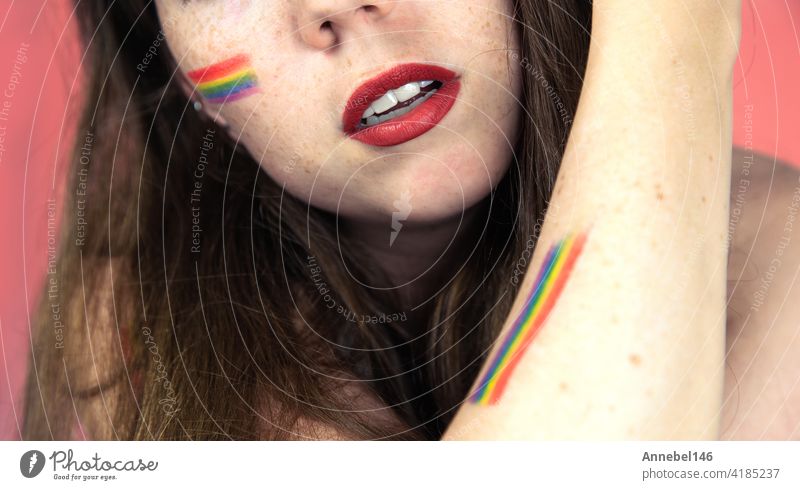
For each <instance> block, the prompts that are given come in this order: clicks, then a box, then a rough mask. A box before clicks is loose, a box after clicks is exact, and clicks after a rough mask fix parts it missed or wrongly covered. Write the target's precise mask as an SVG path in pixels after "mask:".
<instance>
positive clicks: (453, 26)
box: [156, 0, 521, 224]
mask: <svg viewBox="0 0 800 490" xmlns="http://www.w3.org/2000/svg"><path fill="white" fill-rule="evenodd" d="M510 3H511V2H508V1H507V0H481V1H477V0H471V1H465V2H430V1H404V2H399V3H396V2H394V3H393V5H394V7H393V8H389V9H388V10H386V11H384V10H382V9H384V7H385V5H389V4H385V5H383V4H381V3H375V4H374V5H376V6H377V9H376V10H374V11H372V13H369V12H367V11H363V10H361V11H359V12H355V13H354V12H350V13H348V14H346V15H342V16H340V17H336V16H335V17H332V21H331V22H333V26H334V27H333V28H334V32H337V33H338V38H337V39H338V43H337V42H334V43H333V44H331V45H327V46H325V47H323V46H320V45H314V42H311V41H309V38H307V37H306V36H304V35H303V34H302V32H301V31H298V27H300V26H301V25H302V26H306V28H307V27H308V26H312V27H314V26H316V28H319V27H320V26H321V25H322V23H323V22H324V21H325V18H320V17H319V15H316V16H314V15H311V14H309V12H308V11H307V10H306V9H307V8H308V7H307V6H306V5H307V2H302V1H295V0H291V1H290V0H270V1H269V2H241V7H240V12H239V13H237V14H236V15H235V19H232V18H231V17H232V15H231V14H230V12H229V9H226V7H225V1H223V0H207V1H203V2H189V3H188V4H183V2H182V1H178V0H157V2H156V4H157V7H158V11H159V15H160V18H161V19H170V22H169V23H164V31H165V34H166V37H167V42H168V45H169V48H170V51H171V52H172V54H173V55H174V56H175V58H176V59H177V60H179V63H180V67H181V70H182V72H184V73H185V72H187V71H190V70H193V69H196V68H199V67H204V66H208V65H211V64H213V63H216V62H219V61H220V60H224V59H227V58H230V57H231V56H233V55H236V54H240V53H244V54H248V55H250V57H251V59H252V64H253V68H254V69H255V71H256V74H257V76H258V81H259V86H260V88H261V93H260V94H256V95H252V96H249V97H246V98H244V99H241V100H239V101H236V102H234V103H228V104H226V105H225V106H223V107H217V106H212V107H210V108H208V110H209V111H210V112H211V115H214V114H216V113H217V111H219V116H221V117H222V118H224V120H225V121H226V122H227V123H228V124H229V125H230V126H229V127H230V129H229V131H230V132H231V133H232V134H233V135H234V136H239V135H241V137H240V144H241V145H242V146H244V147H245V148H246V149H247V150H248V151H249V153H250V154H251V155H252V156H253V158H254V159H256V161H258V162H260V164H261V166H262V168H263V169H264V170H265V171H266V172H267V174H268V175H269V176H270V177H272V178H273V179H274V180H275V181H276V182H277V183H278V184H280V185H285V186H286V190H287V191H288V192H289V193H291V194H292V195H294V196H296V197H298V198H300V199H301V200H303V201H306V202H309V203H310V204H312V205H313V206H316V207H319V208H322V209H326V210H329V211H337V210H338V212H339V214H340V215H342V216H344V217H348V218H353V219H359V220H364V221H380V220H385V219H386V217H387V216H391V213H392V212H393V211H394V204H393V203H394V201H395V200H396V199H397V197H398V195H399V192H400V190H402V189H407V188H410V189H414V193H413V196H414V197H413V202H412V205H413V208H414V212H412V213H411V215H410V216H409V219H408V220H407V221H406V224H411V223H412V222H420V223H422V222H425V223H435V222H437V220H443V219H446V218H449V217H451V216H454V215H458V214H460V213H461V212H462V211H463V209H464V207H470V206H471V205H473V204H475V203H477V202H478V201H479V200H481V199H482V198H484V197H485V196H487V195H488V194H489V192H490V191H491V189H492V188H493V187H494V186H496V185H497V183H498V182H499V181H500V180H501V179H502V177H503V175H504V174H505V173H506V171H507V170H508V168H509V165H510V161H511V149H512V147H513V143H514V142H515V139H516V129H517V124H518V121H519V117H520V112H521V111H520V108H519V105H518V103H517V102H516V100H517V99H518V98H519V97H520V94H521V69H520V67H519V66H517V65H516V64H515V63H514V62H513V61H512V60H510V58H509V53H510V51H508V50H509V49H518V46H516V45H511V46H509V45H507V44H506V43H507V42H512V43H515V42H516V36H514V35H509V32H510V30H511V29H513V28H514V27H513V24H512V22H511V21H510V18H509V16H510V13H511V12H510V9H511V5H510ZM316 4H317V5H320V6H323V7H330V9H331V10H330V12H329V13H336V12H338V11H339V9H341V8H343V7H342V4H337V2H334V1H329V2H325V1H321V2H316ZM354 5H355V4H354ZM226 13H227V14H228V15H226ZM311 21H316V24H313V23H311ZM410 31H413V32H410ZM317 39H319V38H317ZM337 44H338V45H337ZM407 62H428V63H433V64H438V65H441V66H445V67H447V68H450V69H452V70H453V71H455V72H456V73H458V74H459V75H460V76H461V91H460V93H459V96H458V100H457V101H456V103H455V104H454V106H453V108H452V109H451V111H450V112H449V113H448V114H447V116H446V117H445V118H444V119H443V120H442V121H441V122H440V124H439V126H438V127H436V128H434V129H432V130H431V131H428V132H427V133H425V134H424V135H422V136H420V137H418V138H416V139H414V140H411V141H409V142H406V143H403V144H401V145H397V146H394V147H386V148H378V147H371V146H368V145H365V144H363V143H360V142H358V141H355V140H352V139H350V138H348V137H347V136H346V135H345V134H344V133H343V132H342V128H341V118H342V110H343V107H344V104H345V103H346V101H347V100H348V98H349V97H350V95H351V94H352V93H353V91H354V90H355V89H356V88H357V87H358V86H359V85H360V84H361V83H362V82H364V81H365V80H367V79H369V78H371V77H373V76H375V75H376V74H378V73H380V72H382V71H384V70H386V69H387V68H390V67H392V66H395V65H397V64H399V63H407ZM509 69H510V72H511V76H510V77H509ZM207 105H208V104H207ZM392 155H394V156H393V157H392V158H390V159H389V158H386V157H387V156H392ZM289 161H292V162H295V163H294V165H291V166H287V165H286V162H289Z"/></svg>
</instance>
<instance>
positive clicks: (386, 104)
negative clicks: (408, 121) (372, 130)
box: [361, 80, 434, 126]
mask: <svg viewBox="0 0 800 490" xmlns="http://www.w3.org/2000/svg"><path fill="white" fill-rule="evenodd" d="M433 82H434V81H433V80H421V81H419V82H409V83H407V84H405V85H403V86H402V87H398V88H396V89H392V90H389V91H387V92H386V93H385V94H383V97H381V98H380V99H378V100H376V101H375V102H373V103H372V104H370V106H369V107H368V108H367V110H366V111H364V114H362V115H361V119H362V120H365V119H366V121H367V122H366V125H367V126H369V125H370V124H372V123H371V122H370V120H371V118H372V117H374V116H375V115H376V114H382V113H385V112H387V111H388V110H389V109H391V108H392V107H394V106H396V105H397V104H399V103H403V102H406V101H408V100H411V99H413V98H414V97H416V96H418V95H419V93H420V92H421V89H423V88H425V87H427V86H429V85H431V84H432V83H433ZM430 93H433V91H431V92H430ZM427 97H428V96H427V95H426V96H425V97H422V98H420V100H423V99H426V98H427ZM417 102H418V101H414V104H416V103H417ZM414 104H412V106H413V105H414ZM409 107H411V106H409ZM396 112H397V111H395V112H393V113H392V114H395V113H396ZM406 112H408V111H405V112H403V114H405V113H406ZM384 115H385V114H384ZM392 117H397V115H393V116H392Z"/></svg>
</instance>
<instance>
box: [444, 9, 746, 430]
mask: <svg viewBox="0 0 800 490" xmlns="http://www.w3.org/2000/svg"><path fill="white" fill-rule="evenodd" d="M593 9H594V11H593V21H592V22H593V27H592V42H591V48H590V53H589V60H588V65H587V70H586V77H585V83H584V87H583V92H582V94H581V99H580V103H579V105H578V110H577V114H576V117H575V122H574V126H573V128H572V132H571V134H570V137H569V141H568V144H567V148H566V152H565V156H564V159H563V161H562V165H561V169H560V171H559V175H558V179H557V182H556V186H555V190H554V192H553V196H552V198H551V200H550V209H549V211H548V215H547V217H546V220H545V224H544V227H543V230H542V234H541V236H540V238H539V242H538V243H539V246H538V247H537V249H536V252H535V254H534V259H533V262H532V265H531V267H530V268H529V270H528V271H527V274H526V276H525V279H524V281H523V282H522V284H521V287H520V289H519V293H518V297H517V299H516V302H515V305H514V308H513V309H512V314H511V315H510V317H509V319H508V321H507V322H506V325H505V326H504V328H503V332H502V333H501V335H500V336H499V337H498V340H497V342H496V344H495V346H494V348H493V350H492V351H491V353H490V355H489V358H488V361H487V362H486V364H485V365H484V367H483V370H482V372H481V374H480V376H479V377H478V380H477V381H476V383H475V385H474V386H473V390H474V392H473V394H472V396H471V397H470V398H469V400H467V401H466V402H465V403H464V404H463V406H462V407H461V408H460V409H459V412H458V414H457V415H456V417H455V419H454V421H453V423H452V424H451V426H450V428H449V429H448V431H447V433H446V434H445V439H473V438H491V439H506V438H525V439H538V438H553V439H594V438H610V439H624V438H631V439H672V438H679V439H714V438H717V436H718V433H719V427H718V424H719V415H720V408H721V403H722V387H723V385H722V381H723V374H724V370H723V367H724V363H723V356H724V345H725V342H724V333H725V316H726V315H725V310H726V305H725V286H726V283H725V280H726V259H727V244H728V236H727V223H728V198H729V182H730V159H731V98H732V96H731V78H732V77H731V74H732V67H733V62H734V60H735V58H736V53H737V48H738V37H739V11H740V5H739V2H738V1H730V0H724V1H720V2H704V1H696V2H695V1H690V2H672V1H665V0H658V1H653V2H641V1H638V0H596V1H595V2H594V7H593Z"/></svg>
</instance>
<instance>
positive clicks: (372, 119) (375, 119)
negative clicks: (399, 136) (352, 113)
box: [363, 90, 437, 127]
mask: <svg viewBox="0 0 800 490" xmlns="http://www.w3.org/2000/svg"><path fill="white" fill-rule="evenodd" d="M436 92H437V90H431V91H430V92H428V93H426V94H425V95H424V96H422V97H420V98H419V99H417V100H415V101H414V102H412V103H411V104H409V105H407V106H405V107H401V108H400V109H397V110H394V111H391V112H388V113H386V114H384V115H382V116H374V115H372V116H369V117H367V118H366V123H365V124H364V125H363V126H364V127H368V126H374V125H376V124H380V123H382V122H385V121H388V120H390V119H394V118H396V117H400V116H402V115H403V114H408V113H409V112H411V111H412V110H414V109H415V108H416V107H417V106H418V105H420V104H422V103H423V102H425V101H426V100H428V99H430V98H431V96H432V95H433V94H435V93H436Z"/></svg>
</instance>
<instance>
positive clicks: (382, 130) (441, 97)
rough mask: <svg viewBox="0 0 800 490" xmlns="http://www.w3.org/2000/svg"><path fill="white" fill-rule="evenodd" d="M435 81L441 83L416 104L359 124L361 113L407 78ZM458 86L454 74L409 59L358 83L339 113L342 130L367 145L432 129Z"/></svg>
mask: <svg viewBox="0 0 800 490" xmlns="http://www.w3.org/2000/svg"><path fill="white" fill-rule="evenodd" d="M423 80H433V81H438V82H440V83H441V84H442V85H441V87H439V88H438V89H437V90H436V92H435V93H434V94H433V95H431V96H430V97H429V98H428V99H427V100H425V101H424V102H422V103H421V104H420V105H419V106H417V107H415V108H414V109H412V110H411V111H410V112H408V113H406V114H403V115H401V116H398V117H395V118H392V119H389V120H388V121H384V122H382V123H378V124H375V125H373V126H367V127H364V126H362V125H361V116H362V114H364V111H366V110H367V109H368V108H369V107H370V105H371V104H372V103H373V102H375V101H376V100H378V99H379V98H381V97H382V96H383V95H384V94H385V93H386V92H388V91H389V90H392V89H396V88H398V87H401V86H403V85H405V84H407V83H409V82H420V81H423ZM460 88H461V83H460V82H459V80H458V77H457V75H456V74H455V73H454V72H452V71H450V70H448V69H446V68H442V67H439V66H434V65H425V64H420V63H408V64H403V65H398V66H396V67H394V68H391V69H389V70H387V71H385V72H383V73H381V74H380V75H378V76H376V77H374V78H372V79H370V80H367V81H366V82H364V83H363V84H362V85H361V86H360V87H358V88H357V89H356V90H355V92H353V95H351V96H350V99H349V100H348V101H347V105H346V106H345V110H344V114H342V126H343V129H344V132H345V133H346V134H347V135H349V136H350V137H351V138H353V139H355V140H358V141H360V142H362V143H365V144H367V145H373V146H393V145H399V144H400V143H405V142H406V141H409V140H412V139H414V138H416V137H417V136H420V135H422V134H424V133H426V132H427V131H430V130H431V129H433V128H434V127H435V126H436V125H437V124H438V123H439V121H441V120H442V118H444V116H445V115H447V113H448V112H449V111H450V108H451V107H453V104H454V103H455V101H456V96H457V95H458V91H459V89H460Z"/></svg>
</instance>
